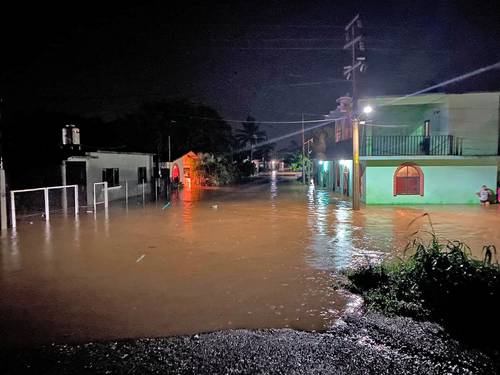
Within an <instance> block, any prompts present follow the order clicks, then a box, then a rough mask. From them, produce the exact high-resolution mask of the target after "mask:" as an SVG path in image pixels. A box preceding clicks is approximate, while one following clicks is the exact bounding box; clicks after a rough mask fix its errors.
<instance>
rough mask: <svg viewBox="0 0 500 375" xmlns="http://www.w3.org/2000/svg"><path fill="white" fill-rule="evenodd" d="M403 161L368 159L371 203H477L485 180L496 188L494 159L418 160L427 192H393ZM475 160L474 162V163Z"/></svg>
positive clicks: (367, 185)
mask: <svg viewBox="0 0 500 375" xmlns="http://www.w3.org/2000/svg"><path fill="white" fill-rule="evenodd" d="M402 162H403V161H401V162H398V163H393V164H392V165H387V164H388V163H387V162H386V163H384V164H385V165H384V164H381V163H378V165H377V164H375V165H374V164H373V163H372V164H371V165H370V163H368V167H367V169H366V171H365V173H366V203H367V204H477V203H478V198H477V196H476V195H475V193H476V192H477V191H479V189H480V187H481V185H483V184H485V185H487V186H488V187H490V188H492V189H493V190H495V187H496V184H497V166H496V162H495V161H494V160H493V161H490V160H488V161H482V162H478V161H473V162H468V163H467V162H463V161H461V162H458V163H457V162H456V161H438V162H439V163H441V165H438V164H437V163H436V162H433V163H427V165H425V164H423V163H416V164H417V165H419V166H420V168H421V169H422V172H423V174H424V195H423V196H419V195H398V196H394V195H393V186H394V185H393V181H394V173H395V171H396V169H397V167H398V166H399V165H401V164H402ZM471 164H472V165H471Z"/></svg>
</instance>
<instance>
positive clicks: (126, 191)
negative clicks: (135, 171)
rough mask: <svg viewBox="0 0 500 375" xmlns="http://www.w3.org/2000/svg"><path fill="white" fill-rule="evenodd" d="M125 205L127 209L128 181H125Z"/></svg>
mask: <svg viewBox="0 0 500 375" xmlns="http://www.w3.org/2000/svg"><path fill="white" fill-rule="evenodd" d="M125 205H126V206H127V208H128V180H126V181H125Z"/></svg>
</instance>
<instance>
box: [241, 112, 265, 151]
mask: <svg viewBox="0 0 500 375" xmlns="http://www.w3.org/2000/svg"><path fill="white" fill-rule="evenodd" d="M242 127H243V128H242V129H237V130H236V135H235V138H236V140H237V141H238V143H239V146H240V147H246V146H247V145H250V159H252V158H253V146H255V145H256V144H258V143H259V142H262V141H264V140H266V132H265V131H263V130H260V129H259V124H257V123H256V122H255V119H254V118H253V117H251V116H248V117H247V120H246V121H245V122H244V123H242Z"/></svg>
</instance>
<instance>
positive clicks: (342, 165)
mask: <svg viewBox="0 0 500 375" xmlns="http://www.w3.org/2000/svg"><path fill="white" fill-rule="evenodd" d="M334 163H335V165H334V167H333V170H334V173H333V182H332V185H333V187H334V191H335V192H336V193H339V194H343V190H344V180H345V178H344V176H345V174H344V171H345V170H346V169H347V170H348V171H349V181H348V182H347V183H348V186H349V196H351V195H352V160H341V161H340V160H336V161H335V162H334ZM336 165H338V166H339V168H338V170H339V172H340V176H339V177H340V186H337V184H336V173H337V168H336Z"/></svg>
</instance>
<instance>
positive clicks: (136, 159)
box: [68, 152, 153, 205]
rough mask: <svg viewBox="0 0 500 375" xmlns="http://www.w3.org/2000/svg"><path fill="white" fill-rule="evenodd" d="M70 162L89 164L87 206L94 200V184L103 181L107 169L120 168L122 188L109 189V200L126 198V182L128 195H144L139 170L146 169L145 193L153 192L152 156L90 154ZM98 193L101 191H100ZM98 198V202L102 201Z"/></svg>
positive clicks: (116, 153) (107, 153)
mask: <svg viewBox="0 0 500 375" xmlns="http://www.w3.org/2000/svg"><path fill="white" fill-rule="evenodd" d="M68 160H75V161H80V160H85V161H86V162H87V204H88V205H92V204H93V201H94V198H93V194H94V183H95V182H103V181H102V170H103V169H106V168H118V169H119V178H120V186H115V187H111V188H109V189H108V199H109V200H110V201H111V200H116V199H124V198H125V182H126V181H127V183H128V195H129V197H131V196H136V195H141V194H142V184H139V181H138V168H139V167H146V176H147V179H148V181H147V183H146V184H145V186H144V188H145V192H146V193H150V191H151V184H150V183H151V175H152V168H153V156H152V155H151V154H139V153H137V154H136V153H118V152H90V153H89V154H88V155H87V156H85V157H71V158H70V159H68ZM96 191H99V192H100V191H101V190H100V189H98V190H96ZM102 199H103V197H102V196H98V200H102Z"/></svg>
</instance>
